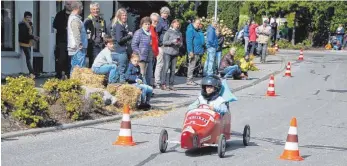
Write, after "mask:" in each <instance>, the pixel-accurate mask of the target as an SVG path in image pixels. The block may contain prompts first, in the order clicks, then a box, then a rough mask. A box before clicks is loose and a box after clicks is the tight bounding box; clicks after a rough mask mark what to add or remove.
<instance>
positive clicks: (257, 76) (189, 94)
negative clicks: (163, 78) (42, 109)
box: [35, 54, 284, 110]
mask: <svg viewBox="0 0 347 166" xmlns="http://www.w3.org/2000/svg"><path fill="white" fill-rule="evenodd" d="M254 63H255V64H256V66H257V67H258V69H259V71H250V72H249V74H248V75H249V80H227V82H228V85H229V88H231V89H232V92H237V91H239V90H241V89H244V88H247V87H250V86H252V85H255V84H257V83H259V82H261V81H263V80H264V79H268V77H269V74H271V73H274V72H276V71H280V70H282V69H284V64H282V57H281V56H280V54H277V55H276V56H272V55H269V56H268V57H267V63H266V64H262V63H260V59H259V58H256V59H255V60H254ZM47 79H48V78H39V79H36V80H35V84H36V87H40V86H41V85H42V84H43V83H44V82H45V81H46V80H47ZM201 79H202V78H196V79H195V82H196V83H198V84H200V82H201ZM175 87H176V88H177V91H163V90H160V89H154V97H153V98H152V99H151V105H152V106H153V107H154V108H157V109H161V110H171V109H173V108H179V107H183V106H186V105H188V104H189V103H192V102H193V101H194V100H195V99H196V98H197V97H198V95H199V94H200V91H201V88H200V85H198V86H190V85H186V77H177V76H176V77H175Z"/></svg>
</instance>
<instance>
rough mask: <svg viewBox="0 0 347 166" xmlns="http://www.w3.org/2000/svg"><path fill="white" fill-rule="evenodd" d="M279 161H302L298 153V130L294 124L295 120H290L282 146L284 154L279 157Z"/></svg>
mask: <svg viewBox="0 0 347 166" xmlns="http://www.w3.org/2000/svg"><path fill="white" fill-rule="evenodd" d="M280 159H284V160H294V161H301V160H304V159H303V158H302V157H301V156H300V153H299V143H298V129H297V124H296V118H292V120H291V121H290V127H289V131H288V136H287V141H286V145H285V146H284V152H283V154H282V155H281V156H280Z"/></svg>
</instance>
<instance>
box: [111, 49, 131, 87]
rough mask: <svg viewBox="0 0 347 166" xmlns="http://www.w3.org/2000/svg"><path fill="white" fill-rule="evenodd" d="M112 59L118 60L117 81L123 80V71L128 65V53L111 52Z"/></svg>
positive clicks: (121, 81) (122, 81)
mask: <svg viewBox="0 0 347 166" xmlns="http://www.w3.org/2000/svg"><path fill="white" fill-rule="evenodd" d="M112 59H113V60H114V61H117V62H118V74H119V82H120V83H124V82H125V72H126V71H127V70H126V69H127V67H128V63H129V61H128V55H127V53H126V52H123V53H116V52H112Z"/></svg>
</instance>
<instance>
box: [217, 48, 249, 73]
mask: <svg viewBox="0 0 347 166" xmlns="http://www.w3.org/2000/svg"><path fill="white" fill-rule="evenodd" d="M235 53H236V48H234V47H233V48H231V49H230V51H229V53H228V54H226V55H225V56H223V58H222V60H221V64H220V68H219V71H220V73H221V75H222V76H223V78H225V79H227V78H234V79H247V78H248V73H247V71H248V70H249V68H250V66H251V65H250V62H249V56H248V55H246V56H245V58H242V59H241V60H240V61H239V62H236V63H235V60H234V55H235ZM246 59H247V60H246Z"/></svg>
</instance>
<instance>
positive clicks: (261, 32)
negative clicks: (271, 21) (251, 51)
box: [256, 20, 271, 63]
mask: <svg viewBox="0 0 347 166" xmlns="http://www.w3.org/2000/svg"><path fill="white" fill-rule="evenodd" d="M256 32H257V34H258V39H257V40H258V47H259V48H260V49H261V50H262V53H261V57H260V62H261V63H265V62H266V60H265V59H266V51H267V42H268V41H269V38H270V35H271V27H270V26H268V21H267V20H265V21H264V23H263V25H261V26H259V27H258V28H257V29H256ZM259 51H260V50H259ZM258 54H260V52H259V53H258Z"/></svg>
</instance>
